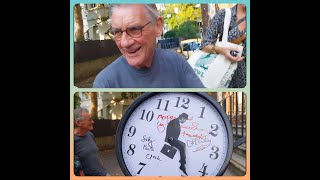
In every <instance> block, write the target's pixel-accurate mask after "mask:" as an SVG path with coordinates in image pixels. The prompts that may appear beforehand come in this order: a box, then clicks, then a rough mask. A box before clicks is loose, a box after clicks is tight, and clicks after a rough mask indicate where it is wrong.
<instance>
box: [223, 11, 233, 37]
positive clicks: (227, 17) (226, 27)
mask: <svg viewBox="0 0 320 180" xmlns="http://www.w3.org/2000/svg"><path fill="white" fill-rule="evenodd" d="M225 10H226V14H225V16H224V23H223V35H222V42H228V31H229V26H230V21H231V10H230V8H225Z"/></svg>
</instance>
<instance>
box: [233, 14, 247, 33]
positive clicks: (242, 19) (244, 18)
mask: <svg viewBox="0 0 320 180" xmlns="http://www.w3.org/2000/svg"><path fill="white" fill-rule="evenodd" d="M246 17H247V16H244V17H243V18H241V19H240V20H238V21H237V22H236V23H235V25H234V26H232V27H230V28H229V30H230V29H233V28H235V27H236V26H238V25H239V24H240V23H242V21H244V20H246Z"/></svg>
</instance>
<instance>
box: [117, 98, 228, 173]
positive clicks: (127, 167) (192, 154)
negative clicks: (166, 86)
mask: <svg viewBox="0 0 320 180" xmlns="http://www.w3.org/2000/svg"><path fill="white" fill-rule="evenodd" d="M116 138H117V158H118V161H119V164H120V167H121V169H122V171H123V172H124V174H125V175H132V176H217V175H222V174H223V173H224V171H225V170H226V167H227V165H228V163H229V161H230V158H231V153H232V148H233V140H232V130H231V125H230V122H229V120H228V118H227V116H226V114H225V112H224V111H223V110H222V108H221V107H220V105H219V104H218V103H217V102H216V101H215V100H213V99H212V98H211V97H210V96H208V95H207V94H204V93H175V92H174V93H145V94H144V95H143V96H141V97H139V98H138V99H137V100H135V102H134V103H133V104H132V105H131V106H130V107H129V108H128V110H127V111H126V113H125V115H124V116H123V118H122V120H121V121H120V124H119V127H118V130H117V137H116Z"/></svg>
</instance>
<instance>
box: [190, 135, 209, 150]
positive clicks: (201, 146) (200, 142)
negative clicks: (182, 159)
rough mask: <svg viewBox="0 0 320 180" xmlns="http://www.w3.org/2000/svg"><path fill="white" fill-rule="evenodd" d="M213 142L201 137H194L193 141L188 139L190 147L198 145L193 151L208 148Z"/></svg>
mask: <svg viewBox="0 0 320 180" xmlns="http://www.w3.org/2000/svg"><path fill="white" fill-rule="evenodd" d="M210 144H211V140H210V139H200V138H197V137H196V138H193V139H192V140H191V141H189V140H187V146H188V147H196V149H195V150H194V151H193V152H196V151H201V150H203V149H205V148H207V147H208V146H209V145H210Z"/></svg>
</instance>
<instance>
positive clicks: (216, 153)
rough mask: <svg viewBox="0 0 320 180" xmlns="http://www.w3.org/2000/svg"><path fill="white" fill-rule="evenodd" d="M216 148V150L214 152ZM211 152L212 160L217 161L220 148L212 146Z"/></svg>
mask: <svg viewBox="0 0 320 180" xmlns="http://www.w3.org/2000/svg"><path fill="white" fill-rule="evenodd" d="M215 148H216V150H214V149H215ZM211 150H212V151H213V154H210V158H211V159H213V160H215V159H217V158H218V157H219V154H218V151H219V148H218V147H216V146H212V148H211ZM213 156H214V157H213Z"/></svg>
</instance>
